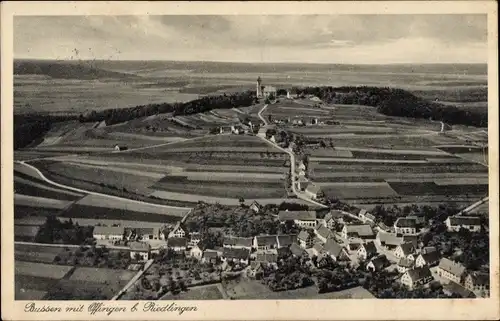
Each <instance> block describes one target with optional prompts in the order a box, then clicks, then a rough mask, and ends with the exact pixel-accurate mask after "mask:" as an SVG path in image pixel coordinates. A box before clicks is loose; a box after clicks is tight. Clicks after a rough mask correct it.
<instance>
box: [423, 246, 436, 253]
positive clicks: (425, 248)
mask: <svg viewBox="0 0 500 321" xmlns="http://www.w3.org/2000/svg"><path fill="white" fill-rule="evenodd" d="M435 251H437V249H436V247H435V246H426V247H424V248H423V249H422V253H430V252H435Z"/></svg>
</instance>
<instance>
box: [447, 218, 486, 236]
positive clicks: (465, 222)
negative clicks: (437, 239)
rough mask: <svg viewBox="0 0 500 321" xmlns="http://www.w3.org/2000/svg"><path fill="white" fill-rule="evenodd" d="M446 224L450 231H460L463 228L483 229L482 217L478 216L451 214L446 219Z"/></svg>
mask: <svg viewBox="0 0 500 321" xmlns="http://www.w3.org/2000/svg"><path fill="white" fill-rule="evenodd" d="M445 224H446V227H447V228H448V231H450V232H458V231H459V230H460V229H461V228H465V229H467V230H469V231H471V232H479V231H480V230H481V219H480V218H479V217H476V216H450V217H448V218H447V219H446V221H445Z"/></svg>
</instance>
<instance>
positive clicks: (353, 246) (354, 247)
mask: <svg viewBox="0 0 500 321" xmlns="http://www.w3.org/2000/svg"><path fill="white" fill-rule="evenodd" d="M363 243H364V241H363V240H362V239H360V238H357V237H351V238H349V242H348V244H347V249H348V250H349V252H357V251H358V250H359V248H360V247H361V245H363Z"/></svg>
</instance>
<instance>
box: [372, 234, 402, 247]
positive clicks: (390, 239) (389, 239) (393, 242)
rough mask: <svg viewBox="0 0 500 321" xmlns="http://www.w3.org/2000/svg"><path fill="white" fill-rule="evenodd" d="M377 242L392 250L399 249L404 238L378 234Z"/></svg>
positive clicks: (395, 235)
mask: <svg viewBox="0 0 500 321" xmlns="http://www.w3.org/2000/svg"><path fill="white" fill-rule="evenodd" d="M375 242H377V243H378V244H379V245H380V246H383V247H385V248H386V249H389V250H391V249H395V248H397V247H398V246H399V245H400V244H402V243H403V237H400V236H397V234H395V233H386V232H378V233H377V238H376V239H375Z"/></svg>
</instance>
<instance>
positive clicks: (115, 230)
mask: <svg viewBox="0 0 500 321" xmlns="http://www.w3.org/2000/svg"><path fill="white" fill-rule="evenodd" d="M124 232H125V228H124V227H123V226H95V227H94V232H93V234H94V235H123V233H124Z"/></svg>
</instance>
